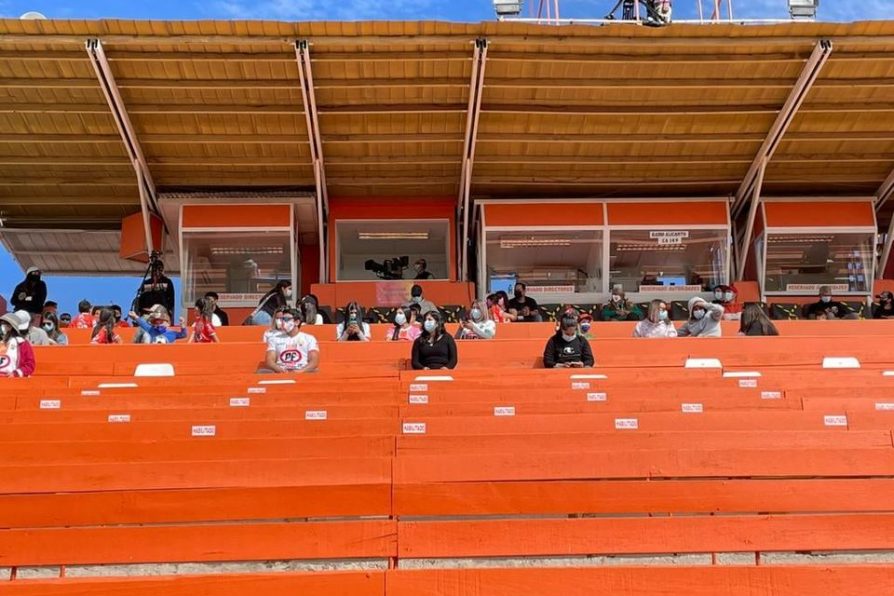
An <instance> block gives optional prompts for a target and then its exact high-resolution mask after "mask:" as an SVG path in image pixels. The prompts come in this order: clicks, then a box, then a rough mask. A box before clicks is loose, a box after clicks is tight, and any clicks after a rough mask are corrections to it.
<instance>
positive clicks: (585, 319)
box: [578, 313, 593, 340]
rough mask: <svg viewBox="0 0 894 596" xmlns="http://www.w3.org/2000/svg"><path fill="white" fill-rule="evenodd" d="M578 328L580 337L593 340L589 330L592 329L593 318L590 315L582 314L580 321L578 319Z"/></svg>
mask: <svg viewBox="0 0 894 596" xmlns="http://www.w3.org/2000/svg"><path fill="white" fill-rule="evenodd" d="M578 327H579V328H580V335H581V337H583V338H584V339H587V340H590V339H593V335H592V333H590V330H591V329H592V328H593V317H592V315H588V314H586V313H585V314H582V315H581V316H580V319H578Z"/></svg>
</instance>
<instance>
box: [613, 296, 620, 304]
mask: <svg viewBox="0 0 894 596" xmlns="http://www.w3.org/2000/svg"><path fill="white" fill-rule="evenodd" d="M620 301H621V297H620V296H618V295H617V294H612V302H614V303H615V304H617V303H618V302H620Z"/></svg>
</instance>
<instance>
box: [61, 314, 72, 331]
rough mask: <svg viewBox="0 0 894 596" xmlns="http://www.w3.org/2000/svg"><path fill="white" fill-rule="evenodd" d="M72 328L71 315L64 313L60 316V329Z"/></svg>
mask: <svg viewBox="0 0 894 596" xmlns="http://www.w3.org/2000/svg"><path fill="white" fill-rule="evenodd" d="M69 327H71V313H67V312H64V313H62V314H61V315H59V328H60V329H67V328H69Z"/></svg>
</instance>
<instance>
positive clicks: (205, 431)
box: [192, 425, 217, 437]
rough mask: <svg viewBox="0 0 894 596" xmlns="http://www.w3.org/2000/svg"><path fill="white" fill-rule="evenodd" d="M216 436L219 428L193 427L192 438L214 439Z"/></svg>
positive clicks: (211, 426)
mask: <svg viewBox="0 0 894 596" xmlns="http://www.w3.org/2000/svg"><path fill="white" fill-rule="evenodd" d="M216 434H217V427H216V426H214V425H208V426H193V427H192V436H194V437H213V436H214V435H216Z"/></svg>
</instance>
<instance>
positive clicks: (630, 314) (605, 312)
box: [602, 300, 643, 321]
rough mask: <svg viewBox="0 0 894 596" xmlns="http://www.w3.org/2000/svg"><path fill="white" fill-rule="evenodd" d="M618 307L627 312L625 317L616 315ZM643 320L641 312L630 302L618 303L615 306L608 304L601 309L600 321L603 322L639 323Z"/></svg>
mask: <svg viewBox="0 0 894 596" xmlns="http://www.w3.org/2000/svg"><path fill="white" fill-rule="evenodd" d="M618 307H623V309H624V310H626V311H627V314H626V315H623V314H618V310H619V308H618ZM642 318H643V311H641V310H640V308H639V307H638V306H637V305H635V304H634V303H632V302H630V301H629V300H625V301H624V302H619V303H618V304H617V306H616V305H615V304H614V303H612V302H609V303H608V304H606V305H605V306H603V307H602V320H603V321H632V320H635V321H641V320H642Z"/></svg>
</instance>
